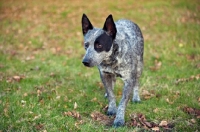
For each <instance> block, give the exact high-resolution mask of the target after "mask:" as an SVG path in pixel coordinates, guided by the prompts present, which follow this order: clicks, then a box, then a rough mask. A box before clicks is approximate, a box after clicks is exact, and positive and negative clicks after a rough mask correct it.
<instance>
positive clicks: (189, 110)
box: [183, 107, 200, 118]
mask: <svg viewBox="0 0 200 132" xmlns="http://www.w3.org/2000/svg"><path fill="white" fill-rule="evenodd" d="M183 111H184V112H186V113H188V114H190V115H194V116H196V117H197V118H199V117H200V110H199V109H196V108H191V107H184V108H183Z"/></svg>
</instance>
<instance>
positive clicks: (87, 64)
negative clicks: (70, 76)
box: [82, 60, 90, 67]
mask: <svg viewBox="0 0 200 132" xmlns="http://www.w3.org/2000/svg"><path fill="white" fill-rule="evenodd" d="M82 63H83V64H84V65H85V66H88V67H89V66H90V63H89V62H88V61H84V60H83V62H82Z"/></svg>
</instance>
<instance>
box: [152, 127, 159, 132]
mask: <svg viewBox="0 0 200 132" xmlns="http://www.w3.org/2000/svg"><path fill="white" fill-rule="evenodd" d="M151 130H153V131H159V130H160V128H159V127H153V128H151Z"/></svg>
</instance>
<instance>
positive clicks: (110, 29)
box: [103, 15, 117, 39]
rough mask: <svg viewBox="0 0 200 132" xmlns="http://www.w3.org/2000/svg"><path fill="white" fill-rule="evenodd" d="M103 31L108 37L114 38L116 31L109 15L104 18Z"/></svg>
mask: <svg viewBox="0 0 200 132" xmlns="http://www.w3.org/2000/svg"><path fill="white" fill-rule="evenodd" d="M103 30H104V31H106V32H107V33H108V35H110V36H111V37H112V38H113V39H114V38H115V36H116V33H117V29H116V27H115V23H114V20H113V17H112V15H109V16H108V17H107V18H106V21H105V23H104V27H103Z"/></svg>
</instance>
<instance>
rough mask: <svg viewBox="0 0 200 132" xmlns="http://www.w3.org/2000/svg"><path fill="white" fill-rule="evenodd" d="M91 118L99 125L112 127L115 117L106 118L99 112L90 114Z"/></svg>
mask: <svg viewBox="0 0 200 132" xmlns="http://www.w3.org/2000/svg"><path fill="white" fill-rule="evenodd" d="M90 116H91V117H92V119H93V120H95V121H98V122H99V123H101V124H103V125H106V126H112V124H113V121H114V117H109V116H106V115H104V114H102V113H100V112H97V111H95V112H92V113H91V114H90Z"/></svg>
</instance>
